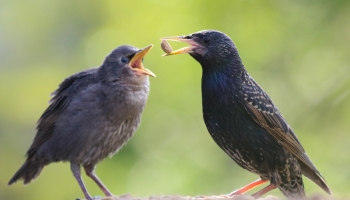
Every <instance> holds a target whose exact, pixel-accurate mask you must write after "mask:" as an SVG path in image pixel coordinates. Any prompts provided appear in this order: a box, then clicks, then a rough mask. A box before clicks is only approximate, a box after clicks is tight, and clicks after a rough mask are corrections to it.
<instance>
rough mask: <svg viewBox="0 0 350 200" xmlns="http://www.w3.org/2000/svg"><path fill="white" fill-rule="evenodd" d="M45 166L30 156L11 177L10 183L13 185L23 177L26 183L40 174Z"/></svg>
mask: <svg viewBox="0 0 350 200" xmlns="http://www.w3.org/2000/svg"><path fill="white" fill-rule="evenodd" d="M43 168H44V166H43V165H40V164H38V163H37V162H35V161H34V160H33V159H29V158H28V159H27V160H26V162H25V163H24V164H23V165H22V167H21V168H20V169H19V170H18V171H17V172H16V173H15V175H14V176H13V177H12V178H11V180H10V181H9V183H8V185H11V184H13V183H15V182H16V181H18V180H21V179H23V182H24V184H28V183H30V181H32V180H33V179H35V178H36V177H38V176H39V174H40V172H41V170H42V169H43Z"/></svg>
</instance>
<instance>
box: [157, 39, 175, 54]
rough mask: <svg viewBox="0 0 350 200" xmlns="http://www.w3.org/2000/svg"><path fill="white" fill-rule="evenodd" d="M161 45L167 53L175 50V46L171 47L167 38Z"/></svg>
mask: <svg viewBox="0 0 350 200" xmlns="http://www.w3.org/2000/svg"><path fill="white" fill-rule="evenodd" d="M160 47H162V49H163V51H164V52H165V53H170V52H172V51H173V48H171V46H170V44H169V43H168V42H167V41H166V40H162V42H161V43H160Z"/></svg>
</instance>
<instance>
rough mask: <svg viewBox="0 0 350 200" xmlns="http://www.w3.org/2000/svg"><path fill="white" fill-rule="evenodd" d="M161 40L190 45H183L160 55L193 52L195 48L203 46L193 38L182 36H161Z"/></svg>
mask: <svg viewBox="0 0 350 200" xmlns="http://www.w3.org/2000/svg"><path fill="white" fill-rule="evenodd" d="M161 40H167V41H176V42H185V43H187V44H189V45H191V46H188V47H184V48H181V49H178V50H175V51H171V52H169V53H166V54H163V55H162V56H170V55H177V54H184V53H194V52H196V49H199V48H200V49H202V48H203V47H202V46H201V45H200V44H198V43H197V42H195V41H194V40H193V39H185V38H184V36H172V37H164V38H161Z"/></svg>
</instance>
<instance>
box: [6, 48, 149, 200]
mask: <svg viewBox="0 0 350 200" xmlns="http://www.w3.org/2000/svg"><path fill="white" fill-rule="evenodd" d="M152 47H153V45H149V46H147V47H145V48H143V49H138V48H136V47H132V46H127V45H123V46H120V47H118V48H116V49H115V50H113V51H112V52H111V53H110V54H109V55H108V56H107V57H106V58H105V60H104V62H103V64H102V65H101V66H100V67H98V68H92V69H88V70H85V71H82V72H79V73H77V74H74V75H72V76H70V77H68V78H66V79H65V80H64V81H63V82H62V83H61V84H60V86H59V88H58V89H57V90H56V91H55V92H53V94H52V99H51V101H50V106H49V107H48V108H47V109H46V110H45V112H44V113H43V114H42V116H41V117H40V119H39V121H38V124H37V134H36V136H35V138H34V141H33V144H32V145H31V146H30V148H29V150H28V151H27V154H26V155H27V159H26V161H25V163H24V164H23V166H22V167H21V168H20V169H19V170H18V171H17V172H16V174H15V175H14V176H13V177H12V178H11V180H10V181H9V183H8V184H9V185H11V184H13V183H14V182H16V181H17V180H21V179H22V180H23V181H24V184H28V183H30V181H32V180H33V179H35V178H36V177H37V176H38V175H39V174H40V172H41V171H42V169H43V168H44V167H45V166H46V165H48V164H50V163H52V162H59V161H64V162H66V161H68V162H70V166H71V170H72V172H73V175H74V177H75V178H76V180H77V181H78V183H79V186H80V188H81V190H82V191H83V193H84V195H85V198H86V199H88V200H91V199H92V197H91V196H90V194H89V193H88V191H87V189H86V187H85V186H84V183H83V180H82V179H81V176H80V166H82V167H83V168H84V170H85V172H86V174H87V176H89V177H90V178H91V179H92V180H93V181H94V182H95V183H96V184H97V185H98V186H99V187H100V188H101V190H102V191H103V193H104V194H105V195H106V196H112V193H111V192H110V191H109V190H108V189H107V188H106V187H105V186H104V185H103V184H102V182H101V181H100V180H99V179H98V177H97V176H96V175H95V173H94V169H95V166H96V164H97V163H98V162H100V161H101V160H103V159H104V158H106V157H107V156H112V155H113V154H114V153H116V152H117V151H118V150H119V149H120V148H122V146H123V145H124V144H125V143H126V142H127V141H128V140H129V139H130V138H131V137H132V135H133V134H134V132H135V131H136V129H137V128H138V127H139V125H140V122H141V114H142V111H143V110H144V108H145V105H146V102H147V99H148V94H149V90H150V84H149V80H148V76H153V77H155V75H154V74H153V73H152V72H151V71H150V70H148V69H146V68H144V67H143V58H144V56H145V55H146V54H147V53H148V52H149V50H150V49H151V48H152Z"/></svg>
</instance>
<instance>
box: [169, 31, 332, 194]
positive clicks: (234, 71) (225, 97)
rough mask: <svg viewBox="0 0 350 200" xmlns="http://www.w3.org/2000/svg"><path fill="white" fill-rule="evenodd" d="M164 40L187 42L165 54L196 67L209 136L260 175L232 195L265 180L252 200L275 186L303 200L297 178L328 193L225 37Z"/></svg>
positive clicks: (218, 34)
mask: <svg viewBox="0 0 350 200" xmlns="http://www.w3.org/2000/svg"><path fill="white" fill-rule="evenodd" d="M163 39H164V40H173V41H181V42H186V43H188V44H190V46H188V47H184V48H182V49H179V50H176V51H171V52H167V54H166V55H176V54H183V53H188V54H190V55H191V56H192V57H193V58H194V59H196V60H197V61H198V62H199V63H200V65H201V66H202V71H203V73H202V104H203V117H204V122H205V124H206V126H207V129H208V131H209V133H210V135H211V136H212V138H213V139H214V141H215V142H216V143H217V144H218V146H219V147H220V148H221V149H222V150H223V151H225V153H227V154H228V155H229V156H230V157H231V158H232V159H233V160H234V161H235V162H236V163H237V164H238V165H239V166H241V167H242V168H244V169H246V170H248V171H250V172H252V173H255V174H257V175H258V176H259V177H260V180H258V181H255V182H253V183H251V184H249V185H247V186H246V187H243V188H241V189H239V190H237V191H234V192H232V193H231V195H239V194H243V193H245V192H247V191H249V190H250V189H252V188H254V187H257V186H259V185H261V184H263V183H266V182H268V181H269V182H270V185H269V186H267V187H265V188H264V189H262V190H260V191H259V192H257V193H255V194H253V196H254V197H256V198H257V197H260V196H261V195H263V194H265V193H266V192H268V191H270V190H272V189H274V188H279V189H280V190H281V191H282V193H283V194H284V195H285V196H287V197H288V198H290V199H303V198H305V190H304V184H303V180H302V175H304V176H306V177H307V178H309V179H310V180H311V181H313V182H314V183H316V184H317V185H318V186H320V187H321V188H322V189H323V190H324V191H326V192H327V193H329V194H331V191H330V189H329V187H328V186H327V184H326V182H325V180H324V178H323V177H322V176H321V173H320V172H319V171H318V170H317V169H316V167H315V166H314V164H313V163H312V162H311V160H310V158H309V156H308V155H307V154H306V152H305V150H304V148H303V146H302V145H301V143H300V141H299V140H298V138H297V136H296V135H295V134H294V132H293V130H292V128H291V127H290V126H289V125H288V123H287V122H286V120H285V119H284V118H283V116H282V114H281V113H280V111H279V110H278V109H277V107H276V106H275V105H274V103H273V102H272V100H271V99H270V97H269V96H268V95H267V94H266V93H265V92H264V90H263V89H262V88H261V87H260V86H259V85H258V83H257V82H255V81H254V79H253V78H252V77H251V76H250V75H249V74H248V72H247V71H246V69H245V67H244V65H243V62H242V60H241V58H240V56H239V54H238V51H237V48H236V46H235V44H234V43H233V41H232V40H231V38H230V37H228V36H227V35H226V34H224V33H222V32H219V31H215V30H205V31H199V32H196V33H193V34H190V35H186V36H180V37H167V38H163Z"/></svg>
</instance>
